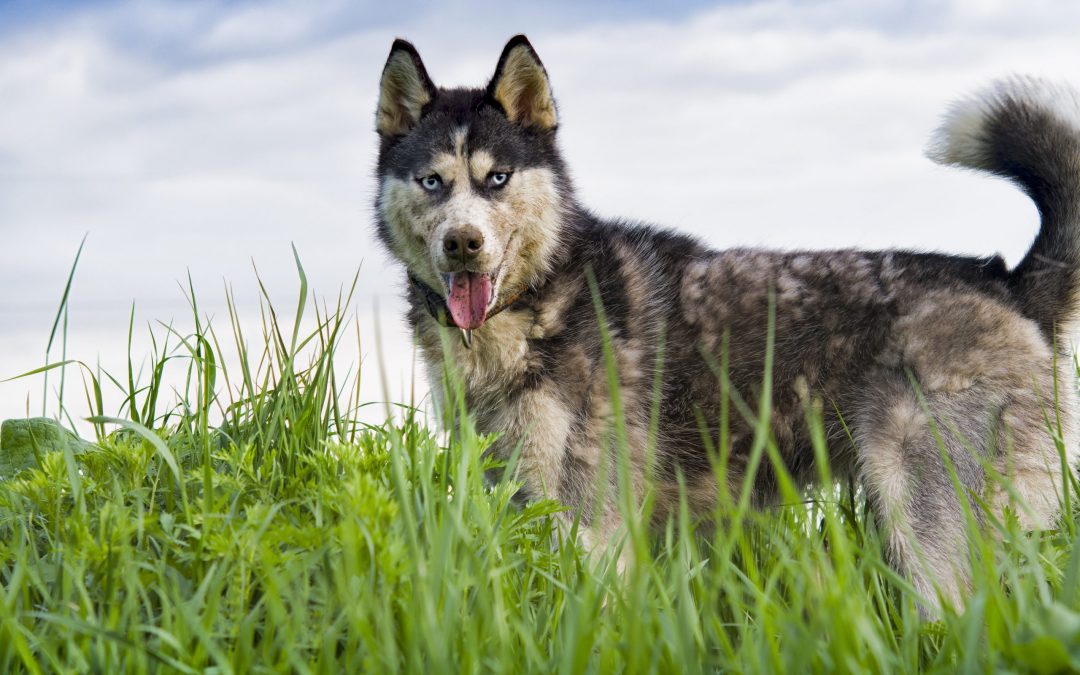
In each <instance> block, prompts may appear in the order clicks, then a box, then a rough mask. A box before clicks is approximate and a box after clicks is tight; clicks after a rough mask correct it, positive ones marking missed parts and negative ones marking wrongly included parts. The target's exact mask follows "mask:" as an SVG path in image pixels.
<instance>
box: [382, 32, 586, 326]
mask: <svg viewBox="0 0 1080 675" xmlns="http://www.w3.org/2000/svg"><path fill="white" fill-rule="evenodd" d="M376 127H377V130H378V132H379V136H380V148H379V166H378V173H379V182H380V185H379V195H378V201H377V204H376V206H377V212H378V227H379V235H380V238H381V239H382V241H383V242H384V243H385V244H386V246H387V247H388V248H389V249H390V251H391V253H393V255H394V256H395V257H397V258H398V259H399V260H400V261H401V262H402V263H404V264H405V266H406V267H407V268H408V270H409V272H410V273H412V274H413V275H414V276H416V277H417V278H419V279H421V280H422V281H424V282H425V283H426V284H427V285H428V286H430V287H431V288H433V289H436V290H437V291H439V292H442V293H444V294H445V298H446V305H447V308H448V309H449V311H450V314H451V316H452V318H453V320H454V323H455V324H456V325H457V326H459V327H461V328H468V329H476V328H479V327H480V326H481V325H482V324H483V323H484V321H485V320H486V318H487V315H488V312H489V311H490V310H491V309H492V308H494V307H495V306H496V305H497V304H498V303H499V301H500V299H504V298H508V297H511V296H513V295H515V294H516V293H517V292H519V291H520V290H521V288H522V287H524V286H525V285H527V284H530V283H533V282H535V281H537V280H538V279H539V278H540V277H541V276H542V275H543V274H544V273H545V272H546V271H547V267H548V265H549V264H550V262H551V258H552V255H553V252H554V250H555V247H556V246H557V243H558V239H559V237H558V234H559V228H560V224H561V220H562V218H561V213H560V204H562V203H563V200H562V199H561V197H562V194H561V193H562V192H563V191H564V190H565V189H566V184H567V183H566V178H565V175H564V171H563V168H562V166H563V165H562V161H561V159H560V158H559V154H558V151H557V149H556V147H555V128H556V112H555V103H554V100H553V99H552V96H551V88H550V86H549V84H548V79H547V74H546V72H545V71H544V67H543V65H542V64H541V63H540V60H539V59H538V58H537V56H536V53H535V52H534V51H533V49H532V46H531V45H529V43H528V41H527V40H525V38H524V37H521V36H519V37H517V38H514V39H513V40H511V41H510V42H509V43H508V44H507V45H506V48H505V49H504V50H503V54H502V57H501V58H500V59H499V62H498V66H497V68H496V71H495V76H494V77H493V78H492V80H491V83H490V84H489V85H488V86H487V88H486V89H440V88H437V87H435V85H434V84H433V83H432V82H431V80H430V78H429V77H428V75H427V71H426V70H425V68H424V65H423V63H422V62H421V60H420V56H419V54H417V52H416V50H415V49H414V48H413V47H412V45H410V44H408V43H407V42H404V41H401V40H398V41H396V42H395V43H394V46H393V48H392V49H391V51H390V57H389V58H388V59H387V62H386V66H385V68H384V69H383V74H382V81H381V85H380V95H379V108H378V112H377V119H376Z"/></svg>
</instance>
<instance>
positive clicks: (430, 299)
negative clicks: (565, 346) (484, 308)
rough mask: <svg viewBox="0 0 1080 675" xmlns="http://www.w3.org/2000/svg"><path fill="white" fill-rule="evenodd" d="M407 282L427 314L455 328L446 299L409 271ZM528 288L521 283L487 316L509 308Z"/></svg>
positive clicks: (441, 323) (443, 324)
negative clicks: (417, 294) (418, 296)
mask: <svg viewBox="0 0 1080 675" xmlns="http://www.w3.org/2000/svg"><path fill="white" fill-rule="evenodd" d="M409 282H410V283H411V284H412V285H413V287H414V288H415V289H416V290H417V292H418V293H420V298H421V299H422V300H423V301H424V306H425V307H427V311H428V314H430V315H431V316H432V317H433V318H434V319H435V320H436V321H437V322H439V325H442V326H446V327H447V328H457V327H458V325H457V324H456V323H454V317H453V316H451V315H450V309H449V308H448V307H447V306H446V299H445V298H443V296H442V295H440V294H439V292H438V291H436V290H435V289H434V288H432V287H431V286H428V285H427V284H425V283H424V282H423V281H420V279H418V278H417V277H415V276H413V274H412V273H411V272H410V273H409ZM527 290H529V287H528V286H527V285H525V284H522V285H521V287H519V288H518V289H517V291H516V292H515V293H514V294H513V295H511V296H510V297H508V298H507V299H506V300H505V301H503V302H501V303H499V304H498V305H495V307H494V308H493V309H492V310H491V311H490V312H488V315H487V318H488V319H490V318H491V317H493V316H495V315H496V314H498V313H499V312H501V311H503V310H504V309H509V308H510V306H511V305H513V304H514V303H516V302H517V301H518V300H520V299H521V296H523V295H524V294H525V291H527Z"/></svg>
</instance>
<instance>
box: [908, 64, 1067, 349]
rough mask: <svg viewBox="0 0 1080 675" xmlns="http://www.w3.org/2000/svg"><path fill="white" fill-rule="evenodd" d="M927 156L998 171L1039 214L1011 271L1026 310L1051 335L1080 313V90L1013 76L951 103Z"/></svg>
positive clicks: (1015, 288) (1013, 281)
mask: <svg viewBox="0 0 1080 675" xmlns="http://www.w3.org/2000/svg"><path fill="white" fill-rule="evenodd" d="M928 154H929V155H930V157H931V159H933V160H935V161H937V162H939V163H941V164H951V165H957V166H963V167H967V168H970V169H978V170H981V171H987V172H989V173H992V174H995V175H998V176H1003V177H1005V178H1008V179H1009V180H1011V181H1013V182H1014V183H1016V184H1017V185H1019V186H1020V187H1021V188H1022V189H1023V190H1024V192H1026V193H1027V194H1028V196H1029V197H1031V199H1032V200H1033V201H1034V202H1035V205H1036V206H1037V207H1038V209H1039V215H1040V216H1041V217H1042V225H1041V226H1040V228H1039V234H1038V235H1037V236H1036V237H1035V243H1034V244H1032V246H1031V250H1029V251H1028V253H1027V255H1026V256H1024V259H1023V260H1021V261H1020V264H1019V265H1017V266H1016V268H1015V269H1013V270H1012V272H1011V273H1010V283H1011V285H1012V287H1013V291H1014V293H1015V294H1016V297H1017V299H1018V301H1019V302H1020V305H1021V308H1022V309H1023V311H1024V313H1025V314H1026V315H1027V316H1028V317H1030V318H1031V319H1033V320H1034V321H1036V322H1037V323H1038V324H1039V326H1040V328H1041V329H1042V331H1043V333H1045V334H1046V335H1047V336H1050V337H1052V336H1053V335H1054V332H1055V330H1058V331H1059V332H1060V331H1061V330H1062V329H1063V327H1064V326H1066V325H1067V324H1069V323H1072V322H1074V321H1075V320H1076V319H1077V318H1080V317H1078V316H1077V315H1078V313H1080V95H1078V94H1077V92H1076V90H1074V89H1072V88H1071V87H1069V86H1067V85H1064V84H1052V83H1049V82H1046V81H1043V80H1038V79H1034V78H1026V77H1015V78H1011V79H1007V80H1001V81H998V82H995V83H994V84H992V85H991V86H989V87H987V88H986V89H984V90H982V91H981V92H979V93H978V94H976V95H975V96H974V97H972V98H970V99H967V100H964V101H961V102H959V103H956V104H955V105H954V106H953V107H952V109H951V110H950V111H949V113H948V115H947V116H946V118H945V122H944V123H943V124H942V125H941V127H940V128H939V129H938V131H937V133H936V134H935V136H934V140H933V142H932V144H931V147H930V150H929V153H928Z"/></svg>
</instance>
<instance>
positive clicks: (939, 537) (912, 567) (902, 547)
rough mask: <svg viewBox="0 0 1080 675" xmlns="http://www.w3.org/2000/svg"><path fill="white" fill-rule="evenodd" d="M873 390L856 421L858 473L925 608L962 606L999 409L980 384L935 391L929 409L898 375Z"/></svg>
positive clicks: (929, 611) (893, 559)
mask: <svg viewBox="0 0 1080 675" xmlns="http://www.w3.org/2000/svg"><path fill="white" fill-rule="evenodd" d="M875 389H877V391H876V393H875V395H874V397H873V399H872V400H871V401H869V402H868V405H867V406H866V407H865V408H864V409H862V410H861V411H860V414H859V415H857V416H856V419H855V420H853V422H854V423H853V425H852V431H853V432H854V435H855V441H856V446H857V456H858V471H859V478H860V481H861V484H862V486H863V489H864V490H865V491H866V494H867V496H868V497H869V499H870V502H871V505H872V506H873V509H874V512H875V516H876V519H877V522H878V525H879V527H880V529H881V531H882V532H883V534H884V538H885V545H886V555H887V557H888V559H889V562H890V563H891V564H892V566H893V567H894V568H896V569H897V570H898V571H900V572H901V573H903V574H905V575H906V576H907V577H908V579H910V581H911V582H912V584H913V585H914V586H915V588H916V590H917V591H918V592H919V595H920V596H921V597H922V598H923V600H924V602H923V603H920V607H919V609H920V611H921V612H922V613H923V614H924V615H926V616H936V615H938V614H939V613H940V601H941V600H944V601H945V602H947V603H949V604H950V605H952V606H954V607H959V606H961V604H962V603H963V599H964V596H965V595H966V593H967V590H968V586H969V578H970V573H969V570H970V562H969V554H968V551H969V549H968V534H969V532H971V527H970V524H971V523H975V524H976V525H978V524H980V523H981V520H982V514H981V512H980V511H979V508H978V498H979V497H980V496H981V493H982V492H983V487H984V482H985V472H984V467H983V462H982V461H981V459H980V457H979V456H980V455H983V453H985V448H986V447H987V443H988V442H989V438H988V436H989V429H990V428H991V423H990V422H991V418H992V417H993V415H994V413H993V411H989V412H988V411H987V410H986V404H985V402H986V398H985V396H984V394H983V392H978V391H976V390H974V389H972V390H969V391H966V392H962V393H960V394H948V395H934V394H930V395H928V397H927V398H926V399H925V406H924V402H923V401H920V399H919V397H918V396H917V395H916V393H915V390H914V388H913V387H912V386H911V384H910V383H908V382H906V381H903V380H901V379H900V378H897V379H896V380H895V381H893V382H892V383H891V384H879V385H878V386H877V387H875ZM939 411H940V413H941V414H942V417H941V418H938V417H937V415H938V414H939ZM927 412H929V413H930V415H933V416H934V419H931V417H930V415H928V414H927ZM953 420H965V422H966V423H965V426H966V429H957V428H956V427H955V426H953V425H951V424H950V422H951V421H953ZM975 420H979V425H978V426H975V425H974V422H975ZM967 436H970V438H969V437H967ZM984 456H985V455H984ZM965 507H970V508H965Z"/></svg>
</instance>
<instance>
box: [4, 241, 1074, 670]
mask: <svg viewBox="0 0 1080 675" xmlns="http://www.w3.org/2000/svg"><path fill="white" fill-rule="evenodd" d="M296 264H297V271H298V276H299V278H300V296H299V300H298V302H297V304H296V307H295V311H293V312H291V313H290V318H289V319H288V320H284V319H280V318H279V313H278V312H277V311H276V309H275V306H274V304H273V302H272V301H271V298H270V297H269V295H268V294H267V293H266V290H265V288H262V294H263V298H262V319H263V321H262V331H261V335H260V336H258V338H257V339H255V340H254V341H251V339H250V336H248V335H245V334H244V333H243V331H242V330H241V321H240V317H239V316H238V313H237V309H236V304H235V302H234V301H233V299H232V294H231V291H229V290H228V289H226V296H227V298H228V309H229V312H228V323H227V325H226V327H225V328H226V330H225V331H224V332H219V331H218V330H217V329H216V328H215V327H214V326H213V325H212V323H211V322H210V321H208V320H207V319H206V318H205V317H203V316H201V313H200V311H199V306H198V302H197V298H196V294H195V290H194V288H193V287H192V286H191V285H190V282H189V284H188V287H187V288H186V289H185V292H186V294H187V297H188V300H189V303H190V306H191V322H192V327H191V328H190V329H189V330H181V329H180V328H177V327H176V326H174V325H159V326H157V327H155V328H153V329H151V338H152V339H151V344H152V349H151V354H150V361H149V363H150V366H149V367H148V368H144V369H138V368H135V367H134V366H133V365H132V364H129V365H128V368H127V369H126V372H124V373H122V374H121V375H120V376H119V377H113V376H112V375H110V374H108V373H105V372H102V371H100V370H98V369H96V368H90V367H88V366H86V365H85V364H82V363H81V362H78V361H69V360H68V359H67V357H66V355H65V356H64V357H63V359H61V361H59V362H57V363H54V364H50V365H48V366H45V367H43V368H40V369H37V370H35V371H33V372H32V373H28V374H27V375H45V374H47V373H49V372H51V371H52V370H55V369H57V368H61V369H62V368H63V366H64V365H78V366H79V367H80V372H81V373H82V374H83V380H84V384H85V391H86V400H87V406H88V409H89V411H90V415H89V417H90V420H91V421H92V422H93V424H94V429H95V432H96V438H94V439H93V441H94V442H93V445H92V446H91V447H89V448H87V449H85V451H83V452H80V453H75V452H73V451H72V450H71V449H70V448H66V447H65V448H58V449H53V450H49V449H48V448H46V449H45V450H43V451H42V452H40V453H38V455H37V456H36V459H35V461H34V462H33V466H32V467H30V468H27V469H25V470H22V471H20V472H18V473H17V474H15V475H8V476H4V477H0V670H2V671H3V672H31V673H38V672H51V671H63V672H67V671H80V672H84V671H94V672H151V671H153V672H162V671H164V672H183V673H186V672H205V671H207V670H211V669H212V670H215V671H217V672H228V673H233V672H237V673H244V672H268V671H273V672H279V671H295V672H333V673H339V672H357V671H361V670H363V671H369V672H399V671H411V672H417V671H421V672H428V671H430V672H545V673H548V672H565V673H577V672H582V671H593V672H613V671H633V672H691V673H692V672H704V671H715V670H735V671H751V672H786V671H790V672H803V671H829V672H834V671H848V672H896V671H901V672H903V671H927V672H950V673H951V672H955V671H957V670H963V671H983V672H984V671H987V670H992V669H993V670H996V669H1010V670H1023V671H1036V672H1056V671H1060V670H1069V669H1072V670H1076V669H1080V549H1078V548H1077V547H1076V545H1075V544H1076V536H1077V535H1076V533H1077V532H1078V529H1077V518H1078V514H1077V513H1076V512H1075V511H1074V510H1073V509H1074V506H1073V505H1075V503H1076V500H1075V499H1074V498H1073V497H1072V496H1071V494H1070V493H1071V491H1072V490H1073V489H1075V487H1076V485H1075V481H1074V480H1070V481H1066V482H1065V483H1064V484H1063V485H1062V501H1063V503H1064V504H1066V505H1068V507H1069V508H1068V509H1067V511H1066V516H1065V517H1064V519H1063V524H1062V527H1061V528H1059V529H1057V530H1053V531H1046V532H1037V533H1028V532H1024V531H1022V530H1020V529H1019V525H1018V524H1017V519H1016V518H1014V517H1006V518H1005V519H1003V520H1001V521H999V522H996V523H994V529H996V530H997V532H998V535H997V536H990V535H989V534H984V533H981V532H973V533H972V535H971V536H972V547H971V548H972V556H973V562H974V589H973V594H972V597H971V599H970V601H969V602H968V604H967V605H966V608H964V609H960V610H953V609H946V611H945V614H944V616H943V618H942V620H941V621H936V622H927V621H924V620H922V619H921V618H920V616H919V613H918V609H917V608H918V606H917V602H918V600H919V598H918V597H917V596H916V593H915V591H914V590H913V589H912V587H911V585H910V584H909V583H908V582H907V581H906V580H904V579H903V578H900V577H898V576H897V575H896V573H895V572H893V571H892V569H891V568H890V567H889V565H888V564H887V561H886V560H885V559H884V557H883V554H882V541H881V535H880V533H879V532H878V530H877V528H876V527H875V525H874V521H873V518H872V517H871V516H870V512H869V509H868V507H867V504H866V503H865V500H864V498H863V496H862V495H861V493H859V491H858V490H857V489H855V488H854V487H853V486H850V485H847V486H836V487H835V488H834V487H829V488H826V489H822V490H820V491H817V492H813V493H809V494H805V493H801V492H797V491H794V489H793V488H791V489H789V490H787V491H786V494H787V497H788V498H787V499H786V504H785V505H784V506H782V507H779V508H776V509H771V510H769V511H766V512H760V511H756V510H754V509H752V508H750V506H749V499H748V498H747V495H746V494H742V493H740V494H739V499H738V501H737V502H734V503H732V502H731V501H730V500H729V501H728V502H727V503H725V504H723V505H722V507H721V508H722V509H724V513H723V514H722V515H723V517H722V518H721V519H720V520H718V522H721V523H723V525H722V526H716V527H714V528H709V529H708V530H707V531H706V530H699V529H697V528H696V524H695V523H694V522H693V520H692V518H691V515H690V513H689V510H688V508H687V507H686V505H685V503H684V504H683V506H682V508H681V509H680V511H679V513H678V514H677V516H676V517H675V518H673V519H671V520H670V521H669V522H668V523H667V524H666V525H665V526H664V527H662V528H661V529H660V531H659V532H655V531H653V534H651V535H649V536H646V535H645V534H643V533H645V532H647V531H648V528H646V527H645V519H646V518H647V517H648V514H647V509H646V510H645V511H646V513H642V512H641V510H638V509H636V508H635V506H634V505H633V504H629V503H627V504H624V505H622V511H623V512H624V515H625V516H627V517H629V518H631V522H630V526H629V527H628V531H629V537H628V542H626V545H628V546H633V547H635V558H636V561H637V562H636V563H635V564H634V565H633V566H632V567H631V570H630V571H629V573H628V574H626V575H625V577H621V576H619V575H618V574H617V573H616V571H615V566H614V565H613V564H612V562H613V560H614V558H615V556H617V554H618V551H609V552H606V554H605V552H599V553H597V554H595V555H592V556H590V555H587V554H586V553H585V552H583V551H582V550H581V549H580V548H579V547H577V546H576V545H575V544H574V540H573V533H572V532H566V531H564V530H562V529H560V527H559V526H558V524H557V523H559V522H562V521H561V520H560V519H558V518H555V517H554V516H555V515H556V514H557V513H559V512H560V511H562V510H563V507H562V506H561V505H559V504H557V503H555V502H552V501H541V502H536V503H532V504H528V505H525V506H520V505H516V504H515V503H514V502H513V501H512V497H513V494H514V492H515V488H516V486H515V485H514V484H513V482H512V481H511V480H510V479H509V478H508V479H506V480H504V481H503V482H500V483H498V484H495V485H488V484H486V483H485V482H484V475H485V470H487V469H490V468H492V465H491V463H490V461H489V460H488V459H487V458H485V457H484V455H483V452H484V449H485V448H486V447H487V446H488V445H489V444H490V442H491V440H492V439H491V438H487V437H483V436H481V435H479V434H477V433H476V431H475V429H474V428H473V427H472V425H471V423H470V417H469V413H468V411H467V410H466V409H465V408H464V407H463V404H462V402H461V401H462V399H461V397H460V383H454V382H453V381H452V378H449V379H448V380H447V383H446V385H445V386H446V391H445V396H446V399H447V400H448V401H450V402H451V404H450V405H448V406H447V408H448V412H447V414H448V415H449V416H450V418H449V420H448V422H450V424H448V426H447V428H449V429H451V431H450V432H448V433H436V432H434V431H433V430H432V429H431V428H430V427H429V426H428V423H427V420H426V419H425V418H424V416H423V415H421V414H420V413H419V412H418V411H417V410H416V409H415V408H412V407H410V406H401V407H399V408H398V409H397V412H396V413H395V414H394V415H392V416H388V419H387V421H386V422H385V423H383V424H380V425H365V424H360V423H358V422H356V421H355V418H356V411H357V410H358V408H359V406H361V405H363V404H364V402H363V401H360V400H359V398H358V393H357V392H358V391H359V389H358V386H357V379H358V378H359V373H358V372H351V373H349V374H347V375H346V376H344V377H341V376H339V374H338V372H337V370H336V369H335V354H336V352H337V350H338V348H339V347H340V346H341V345H342V344H343V343H344V341H346V340H350V339H353V338H352V337H351V336H352V335H353V330H352V329H353V326H352V325H351V322H350V320H349V319H348V317H347V308H348V307H349V305H350V303H351V297H352V289H349V290H348V291H347V292H343V293H342V294H341V295H340V296H339V298H338V299H337V301H336V303H335V304H333V305H328V304H326V303H321V306H320V303H319V302H316V301H315V300H314V299H313V298H314V296H311V295H310V294H309V292H308V289H307V281H306V277H305V275H304V270H303V266H302V265H301V264H300V260H299V257H297V258H296ZM260 287H261V284H260ZM68 288H70V280H69V284H68ZM353 288H355V280H354V282H353ZM66 297H67V292H66V291H65V302H64V303H62V310H63V308H64V307H66ZM597 309H598V311H600V312H601V313H602V307H601V306H600V304H599V301H597ZM62 314H63V311H61V313H59V314H58V317H60V316H61V315H62ZM309 320H311V321H313V325H314V328H313V329H308V330H305V329H304V326H305V325H310V324H309ZM132 323H133V322H132ZM131 330H132V327H131V325H129V344H130V339H131V338H130V336H131ZM455 337H456V336H455ZM770 339H771V332H770ZM129 352H130V349H129ZM661 358H662V356H661ZM725 358H726V357H725ZM227 363H236V364H237V365H235V366H226V364H227ZM608 365H609V368H608V374H609V377H610V379H611V384H612V387H613V389H614V390H616V391H617V386H618V382H617V380H618V378H617V374H616V373H615V370H614V368H613V367H611V366H612V363H611V360H610V359H609V364H608ZM716 369H717V377H718V386H720V387H721V389H722V391H723V392H727V393H725V394H724V397H723V400H724V401H725V405H724V406H723V407H724V410H723V415H724V418H723V419H722V420H721V422H722V424H721V431H720V438H718V439H716V441H715V442H713V443H710V447H713V448H720V449H721V451H720V452H718V453H714V455H715V456H716V467H717V471H718V472H721V473H722V472H723V471H724V470H725V464H726V458H725V457H724V456H723V452H722V449H723V448H724V447H726V445H727V444H726V441H725V437H724V434H725V433H726V432H725V430H724V429H725V428H726V423H723V422H724V420H725V419H726V416H727V415H728V411H727V402H728V401H729V400H730V402H731V405H733V406H735V408H737V411H736V414H744V413H746V414H749V413H747V411H749V408H747V407H746V405H745V402H742V401H736V400H731V398H730V396H733V392H728V387H727V386H726V383H725V381H724V377H723V373H724V372H725V371H726V360H725V359H722V360H721V362H720V363H718V364H716ZM166 371H169V372H180V373H182V381H183V383H184V386H183V387H181V388H180V389H179V390H178V391H168V390H167V389H166V384H165V382H167V381H170V380H169V378H168V377H167V376H166ZM763 375H764V376H765V382H766V383H767V382H768V380H769V377H768V375H769V373H768V370H766V373H764V374H763ZM103 387H116V388H118V389H119V390H120V392H121V393H122V401H123V402H122V404H121V406H120V409H119V410H114V411H106V410H103V409H102V404H101V401H102V400H103V397H102V394H101V392H102V388H103ZM729 395H730V396H729ZM58 404H59V405H58V410H57V413H56V415H55V416H56V417H58V418H60V419H62V420H69V418H68V417H67V414H66V413H67V408H66V407H64V405H63V399H61V400H60V401H58ZM768 406H769V400H768V388H767V387H765V388H763V391H762V400H761V401H759V402H758V407H757V408H756V409H757V410H768V409H769V407H768ZM760 417H761V419H766V418H767V416H765V415H762V416H760ZM1051 418H1053V416H1051ZM1053 419H1056V418H1053ZM808 420H809V423H810V425H811V429H812V430H814V436H815V439H816V442H815V445H816V451H817V453H818V457H819V460H823V459H824V457H825V456H826V452H825V438H824V433H823V430H822V427H821V420H820V415H819V414H816V413H815V411H814V410H810V411H808ZM757 429H758V434H757V438H756V441H755V445H754V457H755V458H754V462H755V465H756V463H759V462H762V461H770V462H774V461H776V458H777V457H778V455H777V453H776V448H775V445H774V442H773V440H772V438H771V437H770V434H769V431H768V426H767V424H765V423H764V422H762V423H761V424H759V425H758V426H757ZM614 438H615V440H616V442H623V443H625V438H624V437H621V436H619V433H618V429H616V433H615V434H614ZM651 438H654V439H655V431H653V432H652V433H651ZM620 439H621V441H620ZM0 452H6V449H0ZM510 463H511V464H513V463H514V460H513V459H512V460H511V462H510ZM616 468H618V467H616ZM774 468H777V469H781V468H782V467H774ZM819 468H820V471H821V472H822V475H823V478H825V479H830V475H829V473H828V465H827V463H825V462H824V461H819ZM622 470H625V467H623V468H622ZM504 475H507V476H512V475H513V471H506V472H505V474H504ZM718 479H719V478H718ZM634 518H640V519H641V520H640V521H635V520H633V519H634ZM553 542H561V543H560V544H558V545H553Z"/></svg>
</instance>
